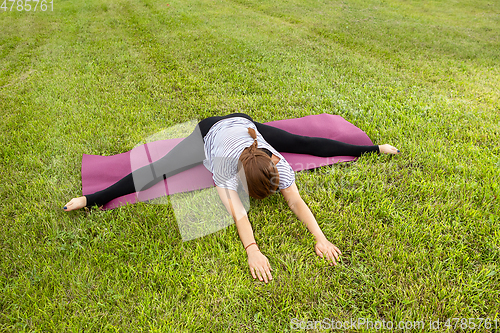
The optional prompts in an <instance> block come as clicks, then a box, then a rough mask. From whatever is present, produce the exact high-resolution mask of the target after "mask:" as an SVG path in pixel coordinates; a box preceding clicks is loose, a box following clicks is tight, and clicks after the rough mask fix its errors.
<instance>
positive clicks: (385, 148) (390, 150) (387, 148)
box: [378, 144, 400, 154]
mask: <svg viewBox="0 0 500 333" xmlns="http://www.w3.org/2000/svg"><path fill="white" fill-rule="evenodd" d="M378 149H379V150H380V152H381V153H383V154H399V153H400V152H399V149H398V148H396V147H393V146H391V145H388V144H385V145H379V146H378Z"/></svg>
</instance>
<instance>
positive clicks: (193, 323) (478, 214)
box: [0, 0, 500, 332]
mask: <svg viewBox="0 0 500 333" xmlns="http://www.w3.org/2000/svg"><path fill="white" fill-rule="evenodd" d="M499 14H500V5H499V4H498V3H497V2H494V1H483V0H479V1H426V2H421V1H393V0H386V1H376V0H369V1H355V0H352V1H351V0H348V1H342V2H332V1H298V0H292V1H283V2H279V3H277V2H273V1H268V0H267V1H266V0H263V1H256V0H255V1H243V0H241V1H226V0H223V1H204V0H193V1H178V0H173V1H171V2H168V3H167V2H164V1H156V0H143V1H138V2H133V1H127V0H118V1H109V0H99V1H96V0H94V1H85V2H82V1H80V2H78V1H57V2H55V3H54V11H53V12H36V13H35V12H15V11H14V12H0V15H1V20H0V27H1V31H2V33H1V35H0V36H1V37H0V68H1V71H0V109H1V115H2V122H1V125H0V126H1V133H2V134H1V135H0V140H1V142H0V144H1V147H2V149H1V150H0V151H1V158H0V163H1V165H0V166H1V168H0V184H1V186H0V191H1V209H0V218H1V220H2V222H3V223H1V224H0V230H1V231H0V247H1V260H0V269H1V274H0V288H1V296H0V328H1V330H3V331H25V332H42V331H43V332H46V331H53V332H62V331H103V332H115V331H124V332H136V331H151V332H173V331H186V332H188V331H211V332H222V331H231V332H232V331H241V332H249V331H255V332H275V331H278V332H285V331H289V330H290V329H291V328H292V327H291V325H290V323H291V320H292V319H293V318H298V319H300V320H321V319H323V318H332V319H339V320H351V319H357V318H367V319H370V320H386V321H400V320H425V321H426V322H428V321H429V320H437V319H440V320H446V319H448V318H453V317H456V318H469V317H476V318H477V317H481V318H489V319H490V320H495V319H496V320H500V318H498V312H499V308H500V306H499V302H498V300H499V299H500V293H499V289H500V286H499V281H500V272H499V267H498V264H497V262H498V260H499V258H500V235H499V211H500V210H499V208H500V207H499V206H500V205H499V203H498V202H499V200H498V198H499V192H500V189H499V185H498V183H499V180H498V173H499V169H500V158H499V140H498V138H499V120H500V119H499V111H500V107H499V95H500V94H499V87H500V66H499V65H500V61H499V52H498V50H499V49H500V45H499V44H500V40H499V35H498V31H499V29H500V19H499V17H500V15H499ZM230 112H246V113H248V114H250V115H251V116H252V117H254V119H256V120H257V121H262V122H265V121H271V120H277V119H283V118H291V117H300V116H304V115H309V114H317V113H323V112H327V113H332V114H339V115H342V116H343V117H344V118H345V119H347V120H348V121H350V122H352V123H353V124H355V125H356V126H358V127H360V128H362V129H363V130H365V131H366V132H367V134H368V135H369V136H370V137H371V138H372V140H373V141H374V142H376V143H390V144H393V145H396V146H398V147H399V148H400V149H401V151H402V155H400V156H397V157H394V158H391V157H388V156H375V155H372V156H364V157H362V158H360V159H359V160H358V161H357V162H355V163H352V164H349V165H341V164H339V165H334V166H332V167H325V168H321V169H319V170H316V171H313V172H302V173H299V174H297V184H298V187H299V189H300V190H301V191H302V194H303V197H304V198H305V200H306V202H307V203H308V204H309V205H310V207H311V209H312V211H313V213H314V214H315V215H316V217H317V220H318V222H319V224H320V226H321V227H322V229H323V231H324V233H325V234H326V235H327V237H328V238H329V239H330V240H331V241H332V242H333V243H335V244H336V245H337V246H338V247H339V248H340V249H341V250H342V252H343V258H342V263H341V264H340V265H338V266H337V267H335V268H332V267H330V266H328V265H327V264H326V263H325V262H323V261H321V260H320V259H319V258H318V257H317V256H316V255H315V254H314V251H313V239H312V237H311V235H309V234H308V232H307V230H306V229H305V228H304V227H303V226H302V225H301V224H300V222H299V221H297V219H296V218H295V217H294V216H293V213H292V212H291V211H290V210H289V209H288V208H287V206H286V203H285V202H284V201H283V198H282V197H281V196H280V195H276V196H272V197H270V198H268V199H266V200H263V201H261V202H257V201H252V208H251V210H250V212H249V216H250V220H251V222H252V224H253V227H254V231H255V237H256V239H257V242H258V243H259V245H260V247H261V250H262V252H263V253H264V254H265V255H266V256H268V258H269V260H270V262H271V265H272V267H273V269H274V275H273V277H274V279H273V281H272V282H271V283H269V284H267V285H266V284H263V283H260V282H258V281H254V280H253V279H252V278H251V276H250V274H249V272H248V267H247V263H246V255H245V253H244V251H243V248H242V246H241V244H240V241H239V238H238V236H237V231H236V228H235V226H234V225H232V226H230V227H229V228H227V229H225V230H222V231H220V232H217V233H214V234H211V235H209V236H206V237H204V238H200V239H196V240H193V241H189V242H182V239H181V237H180V234H179V232H178V229H177V225H176V222H175V218H174V215H173V211H172V209H171V207H170V206H168V205H148V204H144V203H140V204H137V205H131V206H127V207H122V208H120V209H115V210H112V211H92V212H90V213H86V212H85V211H77V212H71V213H64V212H63V210H62V206H63V205H64V203H66V202H67V201H68V200H69V199H70V198H71V197H74V196H78V195H80V194H81V179H80V177H81V175H80V164H81V156H82V154H84V153H85V154H102V155H112V154H117V153H121V152H124V151H127V150H129V149H131V148H133V147H134V146H135V145H136V144H137V143H138V142H140V141H141V140H143V139H144V138H146V137H148V136H149V135H152V134H154V133H156V132H158V131H161V130H162V129H165V128H166V127H169V126H172V125H174V124H179V123H182V122H184V121H189V120H192V119H201V118H203V117H206V116H210V115H222V114H227V113H230ZM498 325H500V323H498ZM428 330H429V328H428V327H426V328H425V329H424V330H422V331H428ZM442 330H444V328H443V327H442ZM458 330H460V329H459V328H451V329H450V331H458ZM307 331H320V330H319V329H317V330H315V329H307ZM352 331H355V330H352ZM358 331H371V330H370V329H359V330H358ZM479 331H491V329H490V330H488V329H485V328H480V329H479Z"/></svg>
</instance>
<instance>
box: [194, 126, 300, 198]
mask: <svg viewBox="0 0 500 333" xmlns="http://www.w3.org/2000/svg"><path fill="white" fill-rule="evenodd" d="M249 127H251V128H253V129H254V130H255V132H256V133H257V144H258V146H257V147H258V148H266V149H268V150H269V151H271V152H272V153H273V154H274V155H276V156H278V157H279V158H280V160H279V162H278V163H276V168H277V169H278V173H279V186H278V188H279V189H280V190H282V189H285V188H288V187H290V186H291V185H292V184H293V182H294V181H295V173H294V171H293V170H292V167H291V166H290V164H288V162H287V161H286V160H285V158H284V157H283V156H282V155H281V154H280V153H278V152H277V151H276V150H275V149H274V148H273V147H272V146H271V145H270V144H269V143H267V142H266V141H265V140H264V137H263V136H262V135H261V134H260V133H259V131H257V128H256V126H255V124H254V123H253V122H252V121H250V120H248V119H246V118H242V117H232V118H226V119H222V120H220V121H218V122H217V123H215V124H214V125H213V126H212V127H211V128H210V130H209V131H208V133H207V135H206V136H205V138H204V140H205V156H206V159H205V160H204V161H203V165H204V166H205V167H206V168H207V169H208V170H209V171H210V172H212V174H213V180H214V183H215V185H217V186H219V187H222V188H227V189H230V190H235V191H236V190H237V188H238V161H239V158H240V155H241V153H242V152H243V150H244V149H245V148H247V147H250V146H251V145H252V144H253V142H254V140H253V138H252V137H251V136H250V134H249V133H248V128H249Z"/></svg>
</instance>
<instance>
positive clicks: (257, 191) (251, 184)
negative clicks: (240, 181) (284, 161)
mask: <svg viewBox="0 0 500 333" xmlns="http://www.w3.org/2000/svg"><path fill="white" fill-rule="evenodd" d="M248 133H249V134H250V136H251V137H252V138H253V139H254V142H253V144H252V145H251V146H250V147H247V148H245V149H244V150H243V152H242V153H241V156H240V162H241V166H242V168H243V171H244V172H245V178H246V182H247V188H248V194H249V195H250V196H251V197H252V198H255V199H264V198H265V197H267V196H269V195H270V194H273V193H274V192H276V191H277V190H278V185H279V174H278V169H277V168H276V165H275V164H274V163H273V161H272V159H271V157H270V156H269V155H268V154H267V153H266V152H265V151H263V150H261V149H257V134H256V133H255V130H254V129H253V128H248Z"/></svg>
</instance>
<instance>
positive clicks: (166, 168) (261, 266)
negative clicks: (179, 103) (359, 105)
mask: <svg viewBox="0 0 500 333" xmlns="http://www.w3.org/2000/svg"><path fill="white" fill-rule="evenodd" d="M279 152H286V153H297V154H310V155H315V156H321V157H332V156H361V155H362V154H363V153H367V152H378V153H385V154H398V153H399V150H398V149H397V148H395V147H393V146H391V145H387V144H385V145H374V146H358V145H351V144H347V143H343V142H340V141H335V140H330V139H325V138H316V137H308V136H300V135H295V134H291V133H289V132H286V131H284V130H281V129H278V128H275V127H272V126H269V125H265V124H261V123H258V122H255V121H253V119H252V118H251V117H250V116H248V115H246V114H243V113H233V114H229V115H226V116H222V117H209V118H206V119H203V120H202V121H200V122H199V123H198V125H197V126H196V128H195V130H194V131H193V133H191V134H190V135H189V136H188V137H187V138H185V139H184V140H182V141H181V142H180V143H179V144H177V145H176V146H175V147H174V148H173V149H172V150H171V151H169V152H168V153H167V154H166V155H165V156H164V157H162V158H161V159H159V160H158V161H156V162H154V163H151V164H150V165H147V166H145V167H142V168H140V169H138V170H136V171H133V172H132V173H130V174H129V175H127V176H126V177H124V178H122V179H121V180H119V181H118V182H117V183H115V184H113V185H111V186H110V187H108V188H106V189H104V190H102V191H98V192H96V193H93V194H90V195H86V196H82V197H79V198H74V199H72V200H71V201H70V202H68V203H67V204H66V206H65V207H64V210H65V211H72V210H75V209H80V208H83V207H92V206H95V205H97V206H101V205H104V204H105V203H107V202H109V201H111V200H113V199H115V198H118V197H120V196H123V195H126V194H129V193H134V192H139V191H142V190H146V189H148V188H149V187H151V186H153V185H154V184H156V183H157V182H159V181H160V180H163V179H165V178H167V177H170V176H173V175H175V174H177V173H179V172H182V171H184V170H187V169H190V168H192V167H193V166H196V165H198V164H200V163H203V164H204V165H205V167H206V168H207V169H208V170H210V171H211V172H212V174H213V180H214V183H215V185H216V188H217V192H218V194H219V197H220V199H221V201H222V202H223V204H224V206H225V207H226V209H227V210H228V212H229V213H230V214H231V216H232V217H233V219H234V221H235V223H236V228H237V229H238V234H239V236H240V239H241V242H242V244H243V247H244V248H245V251H246V253H247V257H248V265H249V267H250V272H251V274H252V276H253V278H254V279H255V278H258V279H259V280H260V281H264V282H266V283H267V282H268V281H269V280H271V279H272V275H271V271H272V268H271V266H270V264H269V260H268V259H267V257H266V256H265V255H263V254H262V253H261V252H260V250H259V247H258V245H257V244H256V242H255V238H254V235H253V230H252V226H251V224H250V222H249V220H248V216H247V213H246V210H245V208H244V206H243V204H242V203H241V200H240V198H239V196H238V193H237V188H238V181H241V182H242V183H246V184H244V188H245V190H246V191H247V192H248V194H249V195H250V196H252V197H253V198H256V199H263V198H265V197H267V196H269V195H270V194H272V193H275V192H276V191H277V190H278V189H279V190H280V192H281V193H282V194H283V196H284V198H285V200H286V201H287V203H288V206H289V207H290V209H291V210H292V211H293V212H294V213H295V215H296V216H297V218H298V219H299V220H301V221H302V222H303V223H304V224H305V225H306V227H307V228H308V229H309V231H310V232H311V233H312V234H313V235H314V237H315V240H316V244H315V246H314V249H315V252H316V254H317V255H318V256H320V257H321V258H326V259H327V260H328V261H330V265H333V264H335V265H336V264H337V262H336V261H337V260H338V259H339V256H340V255H341V252H340V250H339V249H338V248H337V247H336V246H335V245H333V244H332V243H330V242H329V241H328V240H327V238H326V237H325V235H324V234H323V232H322V231H321V229H320V227H319V226H318V223H317V222H316V219H315V218H314V215H313V214H312V212H311V210H310V209H309V207H308V206H307V205H306V203H305V202H304V201H303V200H302V198H301V197H300V194H299V191H298V189H297V186H296V185H295V174H294V172H293V170H292V168H291V166H290V165H289V164H288V162H287V161H286V160H285V159H284V158H283V156H282V155H281V154H280V153H279ZM243 174H244V176H242V175H243Z"/></svg>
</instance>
